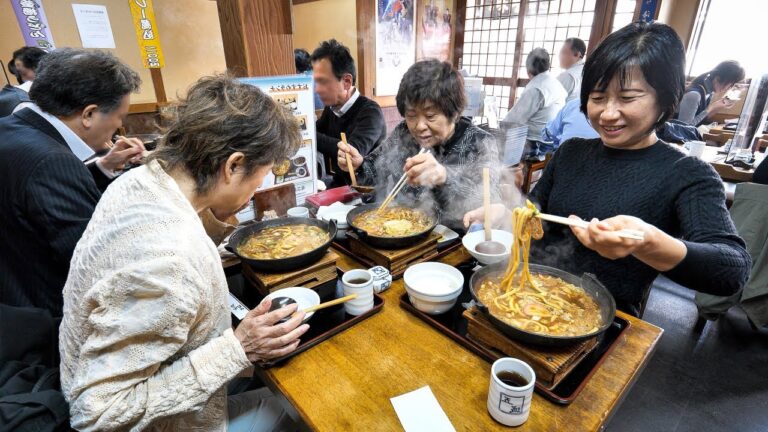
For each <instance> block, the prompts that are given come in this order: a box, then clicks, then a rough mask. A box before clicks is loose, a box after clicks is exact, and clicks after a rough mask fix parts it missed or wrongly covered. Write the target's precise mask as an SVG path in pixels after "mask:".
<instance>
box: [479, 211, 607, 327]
mask: <svg viewBox="0 0 768 432" xmlns="http://www.w3.org/2000/svg"><path fill="white" fill-rule="evenodd" d="M537 211H538V210H537V209H536V207H535V206H534V205H533V204H532V203H531V202H530V201H528V202H527V204H526V206H525V207H518V208H516V209H514V210H513V212H512V224H513V235H514V240H513V243H512V257H511V259H510V260H509V264H508V266H507V270H506V272H505V274H504V276H503V277H491V278H487V279H485V280H483V281H482V283H481V284H480V288H479V289H478V291H477V295H478V298H479V299H480V301H481V302H483V304H485V305H486V306H487V307H488V310H489V312H490V313H491V314H492V315H493V316H495V317H496V318H498V319H500V320H502V321H504V322H506V323H507V324H510V325H512V326H514V327H517V328H520V329H522V330H526V331H529V332H533V333H540V334H545V335H549V336H581V335H585V334H589V333H592V332H594V331H596V330H597V329H598V328H599V327H600V326H601V324H602V323H601V316H600V309H599V307H598V305H597V303H596V302H595V300H594V299H593V298H592V297H591V296H590V295H589V294H587V293H586V292H585V291H584V290H583V289H582V288H580V287H577V286H575V285H573V284H570V283H568V282H566V281H564V280H562V279H560V278H558V277H556V276H549V275H544V274H531V272H530V270H529V266H528V255H529V253H530V247H531V239H532V238H533V239H537V240H538V239H540V238H542V237H543V235H544V230H543V229H542V226H541V220H540V219H538V218H536V217H535V215H536V212H537ZM521 258H522V259H521ZM521 261H522V263H521ZM521 264H522V268H520V266H521ZM518 270H519V271H518Z"/></svg>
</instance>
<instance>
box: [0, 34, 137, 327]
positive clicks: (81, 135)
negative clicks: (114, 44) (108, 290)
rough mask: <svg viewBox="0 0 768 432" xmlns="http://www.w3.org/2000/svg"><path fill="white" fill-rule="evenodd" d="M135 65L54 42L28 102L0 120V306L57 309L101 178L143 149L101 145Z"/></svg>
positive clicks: (57, 312)
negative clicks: (99, 152) (106, 148)
mask: <svg viewBox="0 0 768 432" xmlns="http://www.w3.org/2000/svg"><path fill="white" fill-rule="evenodd" d="M140 83H141V80H140V79H139V76H138V75H137V74H136V72H134V71H132V70H131V69H130V68H129V67H127V66H125V65H124V64H122V63H121V62H120V61H119V60H118V59H117V58H115V57H113V56H112V55H111V54H108V53H104V52H99V51H86V50H76V49H67V48H64V49H59V50H56V51H54V52H52V53H50V54H48V55H47V56H46V57H45V58H44V59H43V61H42V63H41V65H40V68H39V70H38V73H37V77H36V78H35V81H34V84H33V85H32V88H31V89H30V98H31V99H32V101H33V102H34V103H35V104H36V105H35V106H33V107H31V108H25V109H23V110H21V111H18V112H16V113H15V114H13V115H11V116H8V117H5V118H3V119H0V176H2V179H3V181H1V182H0V227H2V228H1V229H0V303H4V304H8V305H11V306H32V307H38V308H44V309H48V310H49V311H50V312H51V314H52V315H53V316H61V315H62V294H61V290H62V288H63V287H64V283H65V282H66V278H67V273H68V271H69V261H70V259H71V258H72V253H73V251H74V248H75V245H76V244H77V242H78V240H79V239H80V237H81V235H82V233H83V231H84V230H85V227H86V226H87V225H88V221H89V220H90V218H91V215H92V214H93V210H94V208H95V206H96V203H97V201H98V199H99V197H100V191H99V188H98V187H97V183H96V179H100V181H101V182H102V183H103V184H106V183H107V182H108V181H109V179H110V178H114V176H115V171H116V170H118V169H120V168H122V165H124V164H125V163H126V162H127V161H129V160H132V159H135V158H137V157H140V156H141V155H140V153H141V152H142V151H143V146H141V145H140V143H138V144H137V143H136V141H129V140H122V141H118V143H116V145H115V146H114V148H112V150H110V151H109V153H108V154H107V155H105V156H103V157H101V158H96V159H92V162H91V163H90V164H89V165H86V164H84V163H83V161H84V160H86V159H88V158H89V157H91V156H92V155H93V153H94V151H96V150H98V149H101V148H103V147H104V146H105V145H106V144H105V143H106V142H107V141H109V140H110V139H111V137H112V135H113V134H114V133H115V130H117V128H119V127H120V126H121V125H122V119H123V118H124V117H125V116H126V115H127V113H128V107H129V105H130V94H131V93H133V92H135V91H137V90H138V89H139V85H140Z"/></svg>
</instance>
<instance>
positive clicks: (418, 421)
mask: <svg viewBox="0 0 768 432" xmlns="http://www.w3.org/2000/svg"><path fill="white" fill-rule="evenodd" d="M390 401H392V406H394V407H395V412H396V413H397V418H399V419H400V423H401V424H402V425H403V429H405V432H456V429H454V427H453V425H452V424H451V421H450V420H449V419H448V416H447V415H445V411H443V408H442V407H441V406H440V403H439V402H438V401H437V399H436V398H435V395H434V394H433V393H432V389H430V388H429V386H424V387H422V388H420V389H418V390H414V391H412V392H410V393H406V394H404V395H400V396H396V397H393V398H391V399H390Z"/></svg>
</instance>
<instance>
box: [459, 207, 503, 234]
mask: <svg viewBox="0 0 768 432" xmlns="http://www.w3.org/2000/svg"><path fill="white" fill-rule="evenodd" d="M509 217H511V215H510V214H509V210H507V208H506V207H505V206H504V204H491V226H492V227H494V228H498V227H500V226H501V225H502V224H503V223H504V221H505V220H506V219H508V218H509ZM484 222H485V210H484V209H483V208H482V207H480V208H476V209H474V210H472V211H470V212H467V213H466V214H465V215H464V227H465V228H469V226H470V225H472V224H473V223H479V224H482V223H484Z"/></svg>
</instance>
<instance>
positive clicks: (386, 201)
mask: <svg viewBox="0 0 768 432" xmlns="http://www.w3.org/2000/svg"><path fill="white" fill-rule="evenodd" d="M427 152H429V149H425V148H422V149H421V150H419V153H418V154H417V156H418V155H420V154H424V153H427ZM406 175H407V173H403V175H402V177H400V180H398V181H397V183H395V187H393V188H392V191H391V192H390V193H389V195H387V198H386V199H384V202H383V203H381V206H380V207H379V210H378V211H382V210H384V209H385V208H387V206H388V205H389V204H390V203H391V202H392V200H393V199H395V197H396V196H397V194H398V193H400V189H402V188H403V186H405V178H406Z"/></svg>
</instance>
